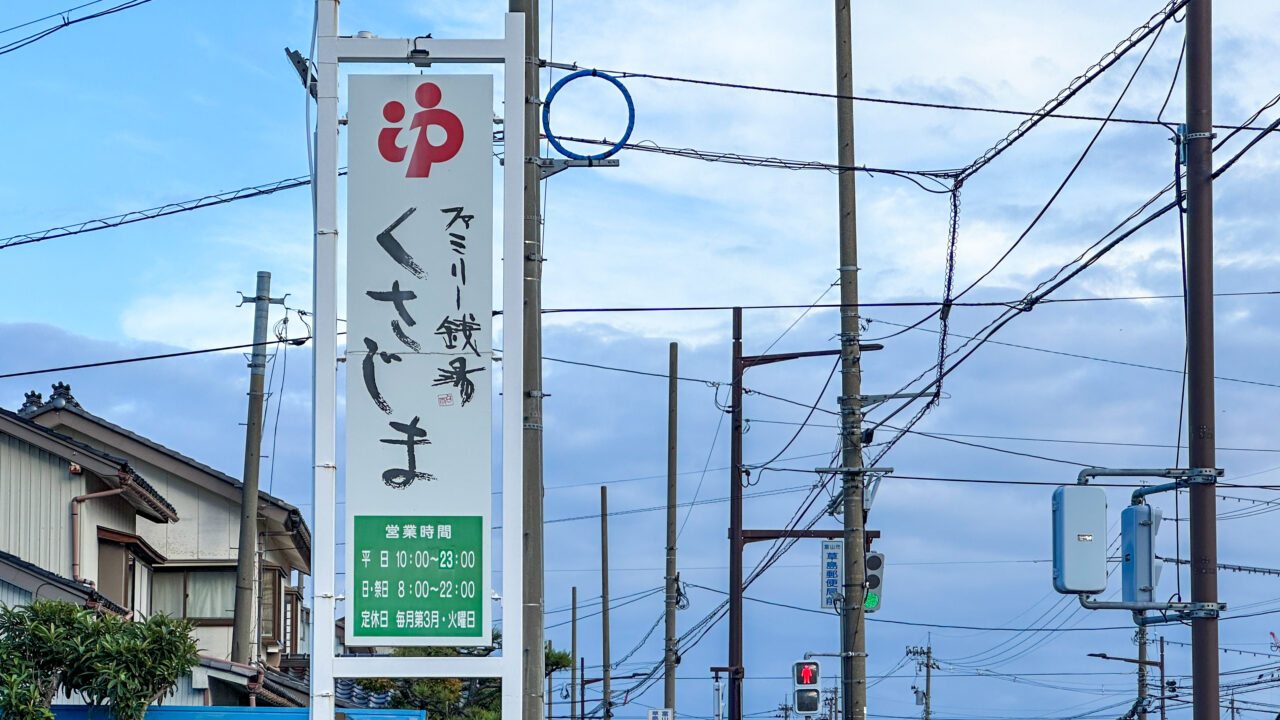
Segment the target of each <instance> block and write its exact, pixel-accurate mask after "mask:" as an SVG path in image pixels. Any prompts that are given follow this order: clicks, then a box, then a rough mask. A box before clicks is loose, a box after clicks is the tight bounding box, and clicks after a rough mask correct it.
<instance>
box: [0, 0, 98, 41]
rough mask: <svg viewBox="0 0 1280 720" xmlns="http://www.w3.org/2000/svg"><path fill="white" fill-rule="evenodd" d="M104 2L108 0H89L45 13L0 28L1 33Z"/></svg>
mask: <svg viewBox="0 0 1280 720" xmlns="http://www.w3.org/2000/svg"><path fill="white" fill-rule="evenodd" d="M102 2H106V0H92V1H91V2H87V3H85V4H83V5H77V6H75V7H73V8H67V9H66V10H63V11H61V12H56V13H54V14H52V15H45V16H44V17H42V18H36V19H35V20H28V21H27V22H24V23H22V24H21V25H14V26H13V27H10V28H5V29H4V30H0V35H4V34H5V33H9V32H13V31H14V30H21V29H22V28H24V27H27V26H29V25H35V24H36V23H38V22H44V21H45V20H52V19H53V18H56V17H62V16H63V15H66V14H67V13H71V12H75V11H76V10H80V9H81V8H87V7H89V6H90V5H97V4H98V3H102Z"/></svg>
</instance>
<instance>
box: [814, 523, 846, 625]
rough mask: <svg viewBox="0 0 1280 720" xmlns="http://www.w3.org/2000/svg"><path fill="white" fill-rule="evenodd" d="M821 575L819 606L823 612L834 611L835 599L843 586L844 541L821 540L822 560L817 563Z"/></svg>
mask: <svg viewBox="0 0 1280 720" xmlns="http://www.w3.org/2000/svg"><path fill="white" fill-rule="evenodd" d="M818 568H819V572H820V573H821V574H822V585H821V595H820V596H819V597H820V598H821V601H822V602H821V604H820V607H821V608H822V609H824V610H834V609H836V598H838V597H839V596H840V593H841V592H842V591H843V586H844V541H843V540H823V541H822V558H821V561H820V562H819V563H818Z"/></svg>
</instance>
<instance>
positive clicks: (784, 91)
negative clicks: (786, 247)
mask: <svg viewBox="0 0 1280 720" xmlns="http://www.w3.org/2000/svg"><path fill="white" fill-rule="evenodd" d="M538 63H539V65H540V66H541V67H549V68H555V69H558V70H575V71H576V70H583V69H585V70H591V69H595V70H598V71H599V72H604V73H608V74H610V75H612V76H614V77H617V78H621V79H626V78H639V79H646V80H658V81H662V82H673V83H682V84H688V85H701V86H706V87H718V88H725V89H730V90H751V91H755V92H765V93H776V94H781V95H795V96H799V97H812V98H823V99H830V100H853V101H854V102H865V103H872V104H877V105H896V106H902V107H914V108H923V109H931V110H958V111H962V112H976V113H988V114H994V115H1015V116H1019V117H1040V116H1042V117H1045V118H1051V119H1054V120H1083V121H1087V122H1101V121H1103V120H1105V119H1106V118H1103V117H1101V116H1097V115H1071V114H1066V113H1058V112H1053V113H1045V112H1044V111H1042V110H1011V109H1007V108H993V107H983V106H978V105H959V104H955V103H938V102H927V101H923V100H903V99H901V98H883V97H872V96H869V95H840V94H838V93H830V92H819V91H815V90H800V89H796V88H784V87H774V86H767V85H750V84H745V83H735V82H728V81H724V80H707V79H699V78H688V77H678V76H675V75H659V74H655V73H647V72H634V71H631V70H607V69H602V68H589V67H585V66H580V65H578V64H576V63H556V62H551V61H549V60H539V61H538ZM1110 122H1113V123H1121V124H1126V125H1145V126H1154V127H1165V128H1167V127H1168V125H1167V124H1166V123H1165V122H1163V121H1161V120H1159V119H1156V120H1142V119H1138V118H1111V119H1110ZM1214 128H1216V129H1219V130H1234V129H1242V130H1252V131H1255V132H1258V131H1263V132H1265V130H1264V128H1260V127H1252V126H1249V125H1243V126H1241V125H1214Z"/></svg>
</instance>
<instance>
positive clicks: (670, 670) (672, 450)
mask: <svg viewBox="0 0 1280 720" xmlns="http://www.w3.org/2000/svg"><path fill="white" fill-rule="evenodd" d="M679 355H680V346H679V344H677V343H671V357H670V364H671V367H670V370H669V371H668V375H669V376H668V378H667V628H666V641H665V643H664V644H663V647H664V648H665V649H664V653H663V654H664V664H665V668H664V675H663V678H662V706H663V707H665V708H670V710H671V715H672V717H674V716H675V711H676V601H677V591H676V580H677V575H676V421H677V416H676V409H677V408H676V405H677V401H678V399H679V398H678V391H677V388H676V386H677V385H678V384H679V382H680V380H679V378H678V374H679V373H678V370H679Z"/></svg>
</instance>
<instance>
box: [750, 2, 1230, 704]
mask: <svg viewBox="0 0 1280 720" xmlns="http://www.w3.org/2000/svg"><path fill="white" fill-rule="evenodd" d="M849 2H850V0H835V6H836V22H835V25H836V94H837V95H839V96H840V97H841V98H842V99H839V100H836V143H837V150H838V155H837V162H838V163H839V164H840V166H841V167H842V168H847V169H845V170H841V171H840V173H839V175H837V178H838V182H839V197H840V226H839V227H840V230H839V232H840V350H841V353H840V438H841V448H842V449H843V453H842V455H843V459H842V461H841V479H842V484H843V490H844V548H845V552H844V588H843V592H844V601H843V603H842V604H841V607H840V683H841V685H842V689H843V697H844V720H866V715H867V654H866V632H865V630H866V615H865V613H864V612H863V607H862V603H863V594H864V592H865V584H866V578H865V575H866V567H865V565H864V557H865V552H866V541H865V539H864V537H863V534H864V531H865V529H866V527H865V525H866V517H865V515H864V514H863V500H862V491H863V482H862V480H863V476H862V401H861V399H860V396H861V394H862V351H861V349H860V347H859V345H858V340H859V333H860V328H859V326H858V324H859V322H860V318H859V316H858V224H857V201H856V197H855V184H854V171H853V170H852V167H853V161H854V154H853V97H852V96H853V47H852V45H853V26H852V19H851V17H850V11H849ZM1210 494H1212V492H1211V493H1210ZM735 720H736V719H735ZM1196 720H1201V718H1196Z"/></svg>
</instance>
